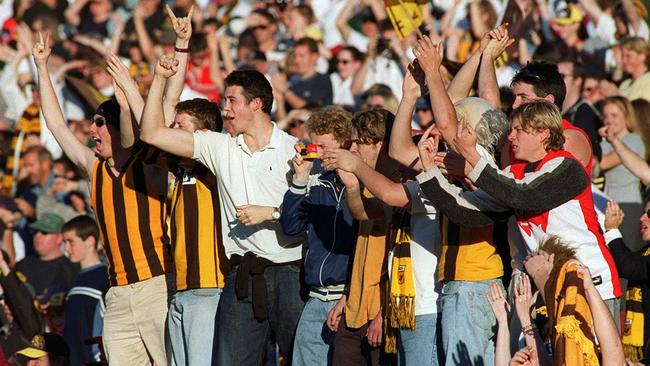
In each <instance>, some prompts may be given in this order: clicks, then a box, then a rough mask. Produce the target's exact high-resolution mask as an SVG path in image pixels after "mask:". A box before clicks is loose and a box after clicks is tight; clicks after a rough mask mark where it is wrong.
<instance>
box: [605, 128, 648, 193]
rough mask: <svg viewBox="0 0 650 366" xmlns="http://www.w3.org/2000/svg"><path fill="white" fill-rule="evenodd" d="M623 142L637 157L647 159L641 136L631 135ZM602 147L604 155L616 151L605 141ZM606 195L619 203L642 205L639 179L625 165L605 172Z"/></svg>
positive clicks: (624, 138) (623, 139)
mask: <svg viewBox="0 0 650 366" xmlns="http://www.w3.org/2000/svg"><path fill="white" fill-rule="evenodd" d="M621 141H622V142H623V143H624V144H625V145H626V146H627V147H629V148H630V149H631V150H632V151H634V152H635V153H636V154H637V155H639V156H641V157H645V145H644V144H643V140H642V139H641V136H639V135H637V134H636V133H630V134H628V135H626V136H625V137H623V138H622V139H621ZM600 146H601V148H602V149H603V155H605V154H609V153H610V152H612V151H614V148H612V145H611V144H610V143H609V142H607V141H605V140H603V141H602V142H601V143H600ZM605 194H606V195H608V196H609V197H611V198H612V199H613V200H616V201H618V202H625V203H642V201H641V190H640V188H639V178H637V177H636V176H634V174H632V172H630V171H629V170H628V169H627V168H626V167H625V166H624V165H623V164H619V165H617V166H616V167H614V168H612V169H610V170H608V171H607V172H605Z"/></svg>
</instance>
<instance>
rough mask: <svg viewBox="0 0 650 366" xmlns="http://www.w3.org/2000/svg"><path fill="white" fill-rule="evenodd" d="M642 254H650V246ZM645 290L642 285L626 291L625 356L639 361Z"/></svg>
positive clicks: (641, 353) (640, 357) (642, 338)
mask: <svg viewBox="0 0 650 366" xmlns="http://www.w3.org/2000/svg"><path fill="white" fill-rule="evenodd" d="M641 255H642V256H644V257H646V256H648V255H650V247H649V248H646V249H645V250H644V251H643V253H642V254H641ZM644 324H645V322H644V315H643V291H642V290H641V287H638V286H630V287H628V289H627V291H625V326H624V328H623V351H624V352H625V358H629V359H630V360H631V361H634V362H638V361H639V360H641V359H643V356H644V355H643V340H644V339H645V334H643V333H644V332H643V328H644Z"/></svg>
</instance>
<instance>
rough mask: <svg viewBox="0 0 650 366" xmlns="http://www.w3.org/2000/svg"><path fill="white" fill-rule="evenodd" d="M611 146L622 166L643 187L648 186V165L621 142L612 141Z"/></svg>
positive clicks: (649, 173)
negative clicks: (637, 179)
mask: <svg viewBox="0 0 650 366" xmlns="http://www.w3.org/2000/svg"><path fill="white" fill-rule="evenodd" d="M612 146H613V147H614V151H616V154H617V155H618V157H619V159H620V160H621V162H622V163H623V165H625V167H626V168H627V169H628V170H630V171H631V172H632V174H634V175H635V176H637V177H638V178H639V179H640V180H641V182H642V183H643V185H646V186H647V185H649V184H650V166H648V163H646V162H645V160H643V158H642V157H640V156H639V155H637V154H636V153H635V152H634V151H632V150H631V149H630V148H629V147H627V145H625V144H624V143H623V142H621V140H618V139H616V140H614V141H613V142H612Z"/></svg>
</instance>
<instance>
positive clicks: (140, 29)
mask: <svg viewBox="0 0 650 366" xmlns="http://www.w3.org/2000/svg"><path fill="white" fill-rule="evenodd" d="M144 21H145V18H144V10H143V9H142V5H138V6H136V7H135V9H133V25H134V26H135V33H136V34H137V36H138V44H139V45H140V49H142V54H143V55H144V58H145V59H146V60H147V62H149V63H150V64H153V63H155V62H156V55H155V50H154V44H153V42H152V41H151V37H149V32H147V26H146V25H145V23H144Z"/></svg>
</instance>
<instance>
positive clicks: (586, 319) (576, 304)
mask: <svg viewBox="0 0 650 366" xmlns="http://www.w3.org/2000/svg"><path fill="white" fill-rule="evenodd" d="M577 264H578V262H576V261H568V262H567V263H565V264H564V265H562V267H561V268H560V269H559V270H556V269H554V270H553V272H551V276H550V278H549V280H548V282H547V283H546V286H545V289H544V292H545V295H546V296H545V299H546V305H547V310H548V317H549V322H550V324H551V325H552V327H551V342H552V346H553V364H555V365H572V366H579V365H598V364H599V363H598V356H597V354H596V341H595V336H594V330H593V321H592V318H591V310H590V308H589V304H588V303H587V298H586V295H585V288H584V285H583V282H582V278H581V277H580V276H579V275H578V272H577Z"/></svg>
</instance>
